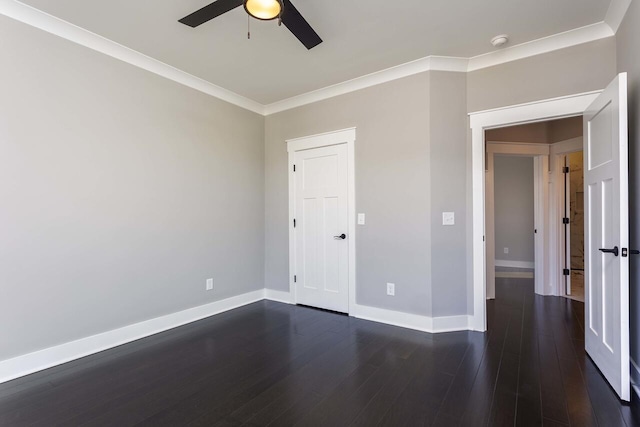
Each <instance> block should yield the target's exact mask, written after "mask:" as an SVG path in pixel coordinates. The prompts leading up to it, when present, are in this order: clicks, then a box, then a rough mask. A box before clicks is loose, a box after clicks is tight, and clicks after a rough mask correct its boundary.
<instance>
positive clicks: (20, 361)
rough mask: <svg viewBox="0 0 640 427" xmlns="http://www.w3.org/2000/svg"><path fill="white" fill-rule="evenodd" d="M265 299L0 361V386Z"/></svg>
mask: <svg viewBox="0 0 640 427" xmlns="http://www.w3.org/2000/svg"><path fill="white" fill-rule="evenodd" d="M264 298H265V291H264V290H263V289H260V290H257V291H253V292H249V293H246V294H242V295H238V296H235V297H231V298H227V299H224V300H221V301H215V302H212V303H210V304H206V305H201V306H199V307H193V308H189V309H187V310H183V311H179V312H177V313H172V314H168V315H166V316H162V317H156V318H155V319H151V320H146V321H144V322H140V323H135V324H133V325H128V326H125V327H122V328H119V329H114V330H112V331H108V332H103V333H101V334H97V335H92V336H90V337H87V338H82V339H79V340H76V341H71V342H68V343H64V344H60V345H57V346H54V347H49V348H45V349H43V350H39V351H35V352H33V353H28V354H25V355H22V356H17V357H14V358H12V359H7V360H3V361H0V383H3V382H6V381H10V380H12V379H15V378H18V377H22V376H25V375H29V374H32V373H34V372H38V371H42V370H44V369H48V368H51V367H53V366H57V365H61V364H63V363H67V362H70V361H72V360H75V359H79V358H81V357H85V356H89V355H91V354H94V353H98V352H100V351H104V350H108V349H110V348H113V347H117V346H119V345H122V344H126V343H129V342H131V341H136V340H139V339H141V338H145V337H148V336H150V335H154V334H157V333H160V332H164V331H166V330H169V329H173V328H176V327H178V326H182V325H185V324H187V323H191V322H195V321H197V320H201V319H204V318H206V317H209V316H213V315H214V314H218V313H222V312H225V311H229V310H233V309H234V308H238V307H241V306H243V305H247V304H251V303H254V302H257V301H261V300H263V299H264Z"/></svg>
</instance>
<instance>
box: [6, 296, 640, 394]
mask: <svg viewBox="0 0 640 427" xmlns="http://www.w3.org/2000/svg"><path fill="white" fill-rule="evenodd" d="M263 299H268V300H272V301H278V302H282V303H286V304H293V299H292V298H291V294H290V293H289V292H285V291H276V290H273V289H260V290H258V291H253V292H249V293H246V294H242V295H238V296H235V297H231V298H227V299H224V300H221V301H215V302H212V303H210V304H206V305H201V306H199V307H193V308H189V309H187V310H183V311H179V312H177V313H172V314H168V315H166V316H161V317H157V318H155V319H150V320H146V321H144V322H140V323H135V324H133V325H128V326H124V327H122V328H119V329H114V330H112V331H107V332H103V333H100V334H97V335H92V336H90V337H86V338H82V339H79V340H76V341H70V342H67V343H64V344H60V345H57V346H54V347H49V348H45V349H43V350H39V351H35V352H33V353H28V354H24V355H22V356H17V357H14V358H12V359H7V360H2V361H0V383H3V382H7V381H10V380H13V379H16V378H19V377H23V376H25V375H29V374H32V373H34V372H38V371H42V370H44V369H48V368H52V367H54V366H57V365H61V364H63V363H67V362H70V361H72V360H76V359H80V358H82V357H85V356H89V355H91V354H95V353H99V352H101V351H104V350H108V349H110V348H113V347H117V346H119V345H122V344H126V343H129V342H132V341H136V340H139V339H141V338H145V337H148V336H151V335H155V334H157V333H160V332H164V331H167V330H169V329H173V328H177V327H178V326H182V325H186V324H187V323H191V322H195V321H197V320H201V319H204V318H206V317H210V316H213V315H215V314H219V313H222V312H225V311H229V310H233V309H234V308H238V307H242V306H243V305H247V304H252V303H254V302H257V301H261V300H263ZM350 315H351V316H353V317H357V318H359V319H364V320H371V321H373V322H379V323H386V324H389V325H394V326H400V327H402V328H408V329H415V330H418V331H423V332H429V333H439V332H451V331H466V330H470V329H472V328H471V325H472V320H473V316H467V315H461V316H451V317H435V318H432V317H428V316H421V315H418V314H410V313H403V312H399V311H393V310H386V309H382V308H376V307H369V306H365V305H356V306H355V307H351V313H350ZM639 375H640V374H639ZM639 378H640V376H639Z"/></svg>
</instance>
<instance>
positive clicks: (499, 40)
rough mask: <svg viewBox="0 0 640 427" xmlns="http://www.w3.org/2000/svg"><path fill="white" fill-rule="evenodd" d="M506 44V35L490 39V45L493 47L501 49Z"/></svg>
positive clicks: (507, 38)
mask: <svg viewBox="0 0 640 427" xmlns="http://www.w3.org/2000/svg"><path fill="white" fill-rule="evenodd" d="M507 43H509V36H508V35H506V34H500V35H499V36H495V37H494V38H492V39H491V44H492V45H493V46H494V47H502V46H504V45H505V44H507Z"/></svg>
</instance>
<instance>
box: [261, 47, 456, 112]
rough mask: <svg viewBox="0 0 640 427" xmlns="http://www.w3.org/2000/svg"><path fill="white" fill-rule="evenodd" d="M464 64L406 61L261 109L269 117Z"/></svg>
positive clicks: (448, 59)
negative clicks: (404, 78)
mask: <svg viewBox="0 0 640 427" xmlns="http://www.w3.org/2000/svg"><path fill="white" fill-rule="evenodd" d="M467 63H468V60H467V59H466V58H455V57H445V56H427V57H426V58H420V59H417V60H415V61H411V62H407V63H405V64H401V65H397V66H395V67H391V68H387V69H385V70H381V71H376V72H375V73H371V74H367V75H365V76H362V77H357V78H355V79H351V80H347V81H345V82H342V83H338V84H335V85H332V86H328V87H324V88H322V89H318V90H314V91H312V92H307V93H304V94H302V95H297V96H294V97H291V98H287V99H284V100H282V101H277V102H274V103H272V104H268V105H266V106H265V115H266V116H268V115H270V114H275V113H279V112H281V111H285V110H290V109H292V108H296V107H301V106H303V105H307V104H312V103H314V102H318V101H322V100H325V99H329V98H333V97H335V96H339V95H344V94H346V93H349V92H355V91H357V90H360V89H365V88H368V87H371V86H376V85H379V84H382V83H386V82H390V81H393V80H397V79H401V78H403V77H408V76H412V75H414V74H419V73H423V72H425V71H454V72H462V73H464V72H466V71H467Z"/></svg>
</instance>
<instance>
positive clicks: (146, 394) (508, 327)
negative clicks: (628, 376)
mask: <svg viewBox="0 0 640 427" xmlns="http://www.w3.org/2000/svg"><path fill="white" fill-rule="evenodd" d="M497 296H498V298H497V299H496V300H495V301H490V302H489V304H488V307H489V311H488V313H489V332H487V333H486V334H481V333H475V332H455V333H448V334H439V335H430V334H425V333H420V332H416V331H411V330H406V329H402V328H396V327H392V326H387V325H383V324H378V323H373V322H367V321H363V320H358V319H353V318H349V317H347V316H342V315H338V314H334V313H328V312H324V311H320V310H314V309H310V308H306V307H295V306H288V305H285V304H279V303H275V302H266V301H265V302H260V303H256V304H252V305H250V306H246V307H243V308H240V309H237V310H233V311H230V312H227V313H224V314H220V315H218V316H214V317H212V318H209V319H205V320H202V321H200V322H196V323H192V324H190V325H187V326H183V327H181V328H177V329H174V330H171V331H168V332H165V333H162V334H159V335H156V336H153V337H149V338H146V339H143V340H140V341H137V342H134V343H131V344H127V345H124V346H121V347H118V348H115V349H112V350H109V351H105V352H102V353H99V354H96V355H93V356H90V357H86V358H84V359H81V360H77V361H74V362H71V363H68V364H66V365H62V366H59V367H56V368H52V369H49V370H47V371H43V372H40V373H37V374H34V375H30V376H28V377H24V378H21V379H18V380H15V381H12V382H9V383H5V384H2V385H0V425H1V426H27V425H29V426H31V425H33V426H57V425H60V426H77V425H87V426H100V425H108V426H132V425H146V426H163V425H167V426H182V425H188V426H212V425H220V426H238V425H246V426H263V425H273V426H291V425H300V426H376V425H382V426H404V425H407V426H420V425H433V426H455V425H466V426H483V425H491V426H513V425H518V426H538V425H545V426H547V425H548V426H568V425H571V426H591V425H593V426H603V427H604V426H624V425H627V426H632V425H640V409H639V408H640V406H639V405H638V403H637V402H636V401H634V402H632V404H631V405H622V404H621V403H620V402H619V401H618V399H617V398H616V396H615V395H614V393H613V392H612V391H611V389H610V388H609V387H608V385H607V384H606V382H605V381H604V380H603V379H602V377H601V376H600V374H599V372H598V371H597V369H596V368H595V366H594V365H593V363H592V362H591V361H590V359H589V358H588V357H587V356H586V355H585V353H584V342H583V336H584V332H583V310H584V309H583V304H582V303H579V302H576V301H571V300H567V299H563V298H554V297H546V298H543V297H539V296H535V295H534V293H533V281H532V280H530V279H498V283H497Z"/></svg>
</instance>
